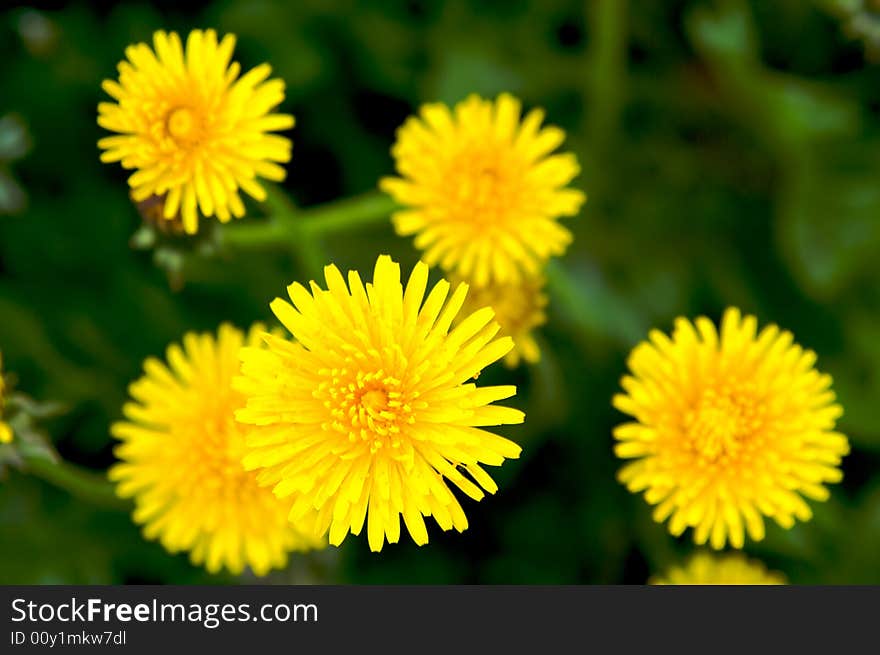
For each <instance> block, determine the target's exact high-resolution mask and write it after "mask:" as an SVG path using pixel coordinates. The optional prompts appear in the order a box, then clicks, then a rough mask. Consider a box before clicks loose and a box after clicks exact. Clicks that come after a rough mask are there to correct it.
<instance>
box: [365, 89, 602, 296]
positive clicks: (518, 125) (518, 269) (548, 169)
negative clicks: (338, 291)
mask: <svg viewBox="0 0 880 655" xmlns="http://www.w3.org/2000/svg"><path fill="white" fill-rule="evenodd" d="M521 113H522V107H521V103H520V101H519V100H517V99H516V98H514V97H513V96H512V95H510V94H509V93H503V94H501V95H499V96H498V98H497V99H496V100H494V101H492V100H485V99H483V98H481V97H479V96H478V95H471V96H469V97H468V98H466V99H465V100H464V101H462V102H460V103H458V104H457V105H456V106H455V107H454V108H451V109H450V108H449V107H448V106H446V105H444V104H442V103H429V104H425V105H423V106H422V108H421V110H420V112H419V115H418V116H413V117H410V118H409V119H407V121H406V122H405V123H404V124H403V125H402V126H401V127H400V128H399V130H398V132H397V140H396V142H395V144H394V146H393V148H392V151H391V153H392V155H393V157H394V160H395V163H396V168H397V173H398V174H399V177H385V178H383V179H382V180H381V181H380V183H379V186H380V188H381V189H382V190H383V191H385V192H387V193H388V194H389V195H390V196H391V197H392V198H393V199H394V200H395V201H396V202H398V203H399V204H400V205H402V206H403V208H402V209H400V210H399V211H397V212H395V213H394V214H393V216H392V220H393V223H394V227H395V229H396V231H397V233H398V234H400V235H401V236H409V235H414V236H415V246H416V248H418V249H419V250H421V251H422V253H423V254H422V258H423V260H424V261H425V263H426V264H428V265H429V266H435V265H439V266H440V267H441V268H442V269H443V270H444V271H446V272H447V273H450V274H456V275H458V276H459V277H461V278H463V279H466V280H468V283H469V284H471V285H473V286H475V287H483V286H486V285H487V284H489V283H490V281H492V282H495V283H497V284H507V283H512V282H517V281H519V280H520V279H521V278H522V277H523V276H526V277H529V276H531V277H534V276H537V275H539V274H540V271H541V268H542V266H543V264H544V263H545V262H546V261H547V259H548V258H549V257H551V256H555V255H561V254H562V253H563V252H565V250H566V248H567V247H568V245H569V243H570V242H571V239H572V237H571V233H570V232H569V231H568V230H567V229H566V228H565V227H563V226H562V225H560V224H559V222H558V219H559V218H561V217H564V216H574V215H576V214H577V213H578V212H579V211H580V208H581V205H582V204H583V203H584V201H585V200H586V196H585V195H584V193H583V192H582V191H579V190H577V189H572V188H568V187H567V185H568V184H569V183H570V182H571V181H572V180H573V179H574V178H575V177H576V176H577V175H578V174H579V172H580V167H579V165H578V162H577V158H576V157H575V155H574V154H573V153H557V154H553V152H554V150H556V149H557V148H558V147H559V146H560V145H561V144H562V142H563V141H564V140H565V132H563V131H562V130H561V129H560V128H558V127H555V126H544V127H542V126H541V123H542V121H543V119H544V112H543V110H541V109H533V110H531V111H530V112H528V113H527V114H526V115H525V117H523V118H521Z"/></svg>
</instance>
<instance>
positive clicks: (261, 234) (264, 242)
mask: <svg viewBox="0 0 880 655" xmlns="http://www.w3.org/2000/svg"><path fill="white" fill-rule="evenodd" d="M220 237H221V239H222V240H223V243H227V244H229V245H231V246H233V247H234V248H236V249H238V250H250V249H256V250H261V249H263V248H267V247H276V248H279V249H281V248H284V247H286V246H287V245H288V244H287V237H288V229H287V226H286V225H284V224H283V223H281V222H278V221H243V222H241V223H233V224H230V225H225V226H223V227H222V228H221V230H220Z"/></svg>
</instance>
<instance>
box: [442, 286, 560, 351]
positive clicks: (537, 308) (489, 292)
mask: <svg viewBox="0 0 880 655" xmlns="http://www.w3.org/2000/svg"><path fill="white" fill-rule="evenodd" d="M452 280H453V281H458V280H459V279H458V278H457V277H456V276H452ZM546 306H547V296H546V295H545V293H544V279H543V278H542V277H535V278H523V279H521V280H520V281H518V282H510V283H508V284H494V283H492V284H489V285H488V286H485V287H482V288H479V287H471V288H470V290H469V291H468V295H467V298H466V299H465V303H464V314H468V313H470V312H473V311H476V310H478V309H480V308H482V307H491V308H492V310H493V311H494V312H495V320H496V321H497V322H498V325H499V326H501V330H500V331H499V334H500V335H501V336H509V337H512V338H513V343H514V347H513V350H511V351H510V352H509V353H507V355H505V357H504V363H505V364H506V365H507V366H508V367H509V368H514V367H516V366H518V365H519V363H520V361H521V360H524V361H525V362H527V363H529V364H534V363H536V362H538V361H539V360H540V359H541V351H540V349H539V348H538V343H537V341H535V337H534V335H533V331H534V330H535V329H536V328H538V327H540V326H542V325H544V323H546V322H547V316H546V314H545V313H544V308H545V307H546Z"/></svg>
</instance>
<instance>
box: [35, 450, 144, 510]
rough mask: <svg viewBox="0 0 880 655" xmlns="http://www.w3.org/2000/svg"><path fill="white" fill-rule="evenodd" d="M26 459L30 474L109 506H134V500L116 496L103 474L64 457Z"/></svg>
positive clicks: (78, 495) (69, 491) (83, 498)
mask: <svg viewBox="0 0 880 655" xmlns="http://www.w3.org/2000/svg"><path fill="white" fill-rule="evenodd" d="M24 461H25V466H26V470H27V472H28V473H30V474H32V475H34V476H36V477H38V478H40V479H42V480H44V481H45V482H48V483H50V484H53V485H55V486H56V487H58V488H60V489H63V490H65V491H67V492H68V493H70V495H72V496H75V497H77V498H80V499H82V500H85V501H88V502H90V503H94V504H96V505H100V506H102V507H106V508H108V509H116V510H129V509H131V505H130V503H129V502H128V501H127V500H124V499H122V498H119V497H118V496H117V495H116V492H115V490H114V488H113V484H112V483H111V482H110V481H109V480H108V479H107V478H105V477H104V476H103V475H100V474H98V473H94V472H92V471H89V470H87V469H84V468H82V467H79V466H77V465H75V464H71V463H69V462H65V461H64V460H61V459H59V460H58V461H56V462H53V461H51V460H49V459H46V458H45V457H25V460H24Z"/></svg>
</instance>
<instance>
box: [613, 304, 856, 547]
mask: <svg viewBox="0 0 880 655" xmlns="http://www.w3.org/2000/svg"><path fill="white" fill-rule="evenodd" d="M815 362H816V355H815V353H813V352H812V351H809V350H804V349H802V348H801V347H800V346H798V345H796V344H794V342H793V337H792V335H791V333H790V332H786V331H781V330H780V329H779V328H778V327H777V326H775V325H770V326H768V327H765V328H764V329H762V330H761V331H760V332H758V321H757V319H756V318H755V317H754V316H746V317H742V316H741V314H740V312H739V310H737V309H728V310H727V312H726V313H725V314H724V318H723V320H722V323H721V329H720V332H719V331H718V330H716V328H715V326H714V325H713V323H712V322H711V321H710V320H709V319H707V318H705V317H701V318H698V319H697V320H696V322H695V323H691V322H690V321H688V320H686V319H683V318H680V319H678V320H677V321H676V323H675V331H674V333H673V334H672V337H671V338H670V337H668V336H666V335H665V334H663V333H662V332H660V331H658V330H654V331H652V332H651V334H650V339H649V341H647V342H644V343H642V344H640V345H639V346H637V347H636V348H635V349H634V350H633V352H632V354H631V355H630V358H629V369H630V372H631V374H630V375H627V376H626V377H624V378H623V382H622V385H623V389H624V391H625V393H623V394H619V395H617V396H615V398H614V405H615V407H617V408H618V409H619V410H620V411H622V412H624V413H626V414H629V415H630V416H632V417H634V419H635V421H633V422H629V423H626V424H624V425H621V426H619V427H618V428H617V429H616V430H615V432H614V436H615V437H616V439H617V441H618V443H617V445H616V447H615V452H616V453H617V455H618V456H619V457H622V458H626V459H633V460H635V461H633V462H631V463H629V464H627V465H626V466H624V467H623V468H622V469H621V471H620V473H619V479H620V481H621V482H623V483H624V484H626V486H627V487H628V488H629V490H630V491H632V492H644V495H645V500H647V501H648V502H649V503H651V504H652V505H656V506H657V507H656V508H655V510H654V518H655V520H657V521H658V522H662V521H666V520H667V519H668V520H669V531H670V532H671V533H672V534H673V535H676V536H677V535H680V534H681V533H683V532H684V531H685V529H687V528H688V527H692V528H693V529H694V540H695V541H696V543H699V544H703V543H706V542H707V541H708V542H709V543H710V544H711V545H712V547H713V548H716V549H720V548H722V547H723V546H724V544H725V543H727V542H728V541H729V542H730V544H731V545H732V546H734V547H735V548H742V547H743V544H744V542H745V535H746V533H748V535H749V536H750V537H751V538H752V539H754V540H755V541H758V540H761V539H763V538H764V517H770V518H772V519H773V520H775V521H776V522H777V523H778V524H779V525H780V526H782V527H783V528H790V527H791V526H792V525H793V524H794V523H795V520H796V519H797V520H801V521H807V520H809V519H810V518H811V516H812V512H811V510H810V507H809V505H808V504H807V503H806V501H805V500H804V497H806V498H809V499H812V500H818V501H822V500H826V499H827V498H828V495H829V491H828V489H827V487H826V486H825V485H826V483H834V482H839V481H840V480H841V478H842V473H841V470H840V468H839V465H840V461H841V458H842V457H843V456H844V455H845V454H846V453H847V452H849V445H848V441H847V438H846V437H845V436H844V435H842V434H840V433H838V432H836V431H835V429H834V428H835V423H836V420H837V419H838V418H839V417H840V416H841V415H842V413H843V410H842V408H841V407H840V405H838V404H837V403H836V402H835V395H834V393H833V391H832V390H831V377H830V376H828V375H824V374H821V373H819V372H818V371H817V370H816V369H815V368H814V365H815Z"/></svg>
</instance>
